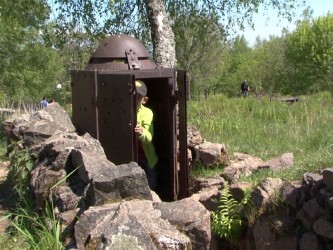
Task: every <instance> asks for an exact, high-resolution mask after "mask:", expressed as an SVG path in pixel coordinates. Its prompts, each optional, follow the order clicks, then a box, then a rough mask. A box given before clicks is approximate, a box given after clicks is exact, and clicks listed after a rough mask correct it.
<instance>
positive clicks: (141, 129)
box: [134, 125, 143, 136]
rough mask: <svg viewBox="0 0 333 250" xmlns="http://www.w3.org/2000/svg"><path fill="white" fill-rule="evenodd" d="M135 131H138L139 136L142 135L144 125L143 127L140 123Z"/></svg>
mask: <svg viewBox="0 0 333 250" xmlns="http://www.w3.org/2000/svg"><path fill="white" fill-rule="evenodd" d="M134 132H135V133H137V134H138V135H139V136H140V135H142V133H143V127H141V126H140V125H136V126H135V128H134Z"/></svg>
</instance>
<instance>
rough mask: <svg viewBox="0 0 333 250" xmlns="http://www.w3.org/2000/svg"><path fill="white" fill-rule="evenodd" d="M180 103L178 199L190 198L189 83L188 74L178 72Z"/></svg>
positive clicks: (178, 97) (178, 101)
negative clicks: (188, 146) (187, 80)
mask: <svg viewBox="0 0 333 250" xmlns="http://www.w3.org/2000/svg"><path fill="white" fill-rule="evenodd" d="M177 87H178V94H177V103H178V141H179V149H178V151H179V153H178V164H179V169H178V185H179V189H178V192H179V193H178V199H183V198H186V197H189V195H190V193H189V177H190V176H189V175H190V173H189V166H188V156H187V107H186V100H187V82H186V72H185V71H183V70H179V71H177Z"/></svg>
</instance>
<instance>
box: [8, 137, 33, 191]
mask: <svg viewBox="0 0 333 250" xmlns="http://www.w3.org/2000/svg"><path fill="white" fill-rule="evenodd" d="M8 152H9V154H8V158H9V160H10V165H9V173H8V176H9V177H8V178H9V179H10V181H11V184H12V186H13V188H14V190H15V191H16V192H17V193H23V194H26V193H27V192H28V185H29V181H30V172H31V170H32V168H33V162H34V160H35V159H36V157H37V156H36V155H34V154H31V153H30V152H29V150H28V149H26V148H24V147H23V144H22V141H18V142H13V143H12V144H11V145H9V147H8Z"/></svg>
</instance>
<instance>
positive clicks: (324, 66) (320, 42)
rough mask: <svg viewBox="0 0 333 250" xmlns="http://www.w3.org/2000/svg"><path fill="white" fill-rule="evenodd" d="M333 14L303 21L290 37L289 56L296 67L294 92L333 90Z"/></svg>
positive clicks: (289, 60) (289, 59) (287, 55)
mask: <svg viewBox="0 0 333 250" xmlns="http://www.w3.org/2000/svg"><path fill="white" fill-rule="evenodd" d="M332 40H333V14H327V15H326V16H323V17H319V18H317V19H314V20H312V21H311V20H305V21H303V22H300V23H299V24H298V26H297V29H296V31H295V32H293V33H292V34H290V35H289V36H288V49H287V51H286V58H287V60H288V62H289V63H290V64H291V65H292V67H293V70H294V79H295V81H294V83H293V85H294V86H293V92H295V93H303V94H305V93H314V92H318V91H323V90H331V91H332V90H333V71H332V66H333V48H332Z"/></svg>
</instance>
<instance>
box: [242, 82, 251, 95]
mask: <svg viewBox="0 0 333 250" xmlns="http://www.w3.org/2000/svg"><path fill="white" fill-rule="evenodd" d="M249 91H250V86H249V83H248V82H247V81H246V80H244V81H243V83H242V84H241V92H242V95H243V96H248V95H249Z"/></svg>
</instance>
